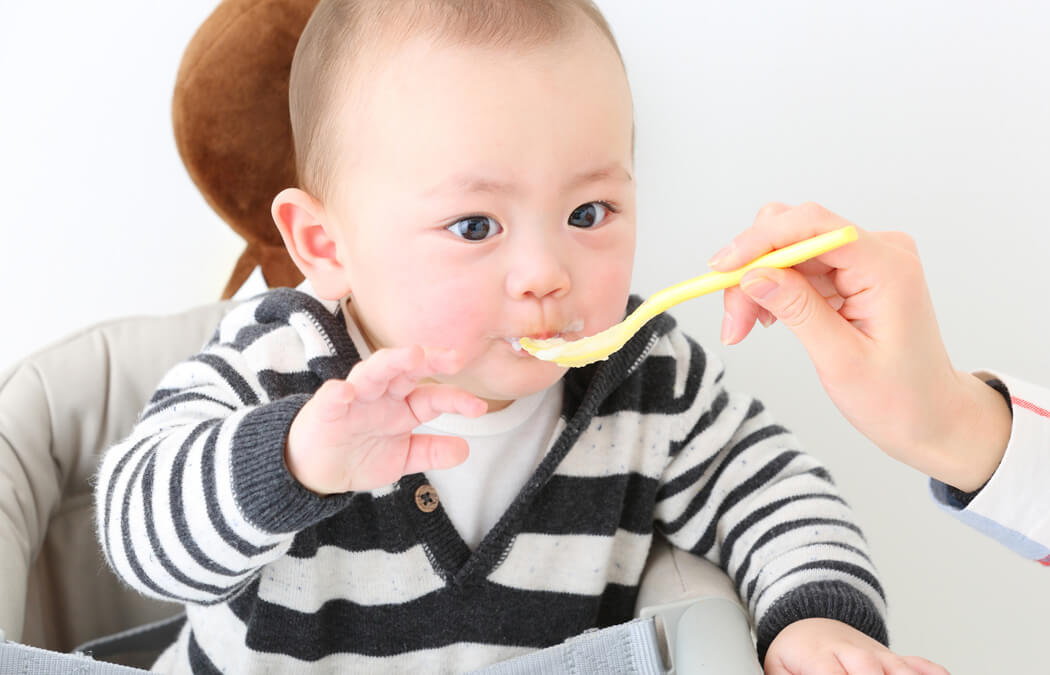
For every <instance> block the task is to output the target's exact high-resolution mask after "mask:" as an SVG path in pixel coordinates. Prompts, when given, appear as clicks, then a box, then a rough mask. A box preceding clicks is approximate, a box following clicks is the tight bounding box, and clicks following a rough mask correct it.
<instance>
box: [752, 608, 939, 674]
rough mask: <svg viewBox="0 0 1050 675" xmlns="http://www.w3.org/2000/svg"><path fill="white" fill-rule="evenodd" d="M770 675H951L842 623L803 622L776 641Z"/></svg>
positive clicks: (768, 660) (770, 655)
mask: <svg viewBox="0 0 1050 675" xmlns="http://www.w3.org/2000/svg"><path fill="white" fill-rule="evenodd" d="M765 672H766V675H948V671H947V670H945V669H944V668H943V667H941V666H939V665H937V664H936V663H932V662H931V661H927V660H926V659H923V658H920V657H918V656H897V655H896V654H894V653H893V652H891V651H890V650H889V649H887V648H886V647H884V646H882V645H881V644H879V643H878V642H876V641H875V640H872V639H871V638H870V637H868V636H867V635H865V634H864V633H861V632H860V631H859V630H857V629H856V628H853V627H852V626H850V625H849V624H845V623H842V622H841V621H833V620H831V619H802V620H801V621H796V622H795V623H793V624H791V625H789V626H788V627H787V628H785V629H784V630H782V631H780V634H778V635H777V636H776V638H774V639H773V642H772V644H770V645H769V650H768V651H767V652H766V662H765Z"/></svg>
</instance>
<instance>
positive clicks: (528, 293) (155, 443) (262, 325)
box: [96, 0, 913, 673]
mask: <svg viewBox="0 0 1050 675" xmlns="http://www.w3.org/2000/svg"><path fill="white" fill-rule="evenodd" d="M290 87H291V113H292V122H293V130H294V138H295V145H296V160H297V163H298V167H299V174H300V185H301V187H299V188H289V189H287V190H285V191H283V192H282V193H281V194H279V195H278V196H277V197H276V199H275V200H274V203H273V216H274V220H275V222H276V224H277V227H278V228H279V229H280V232H281V234H282V236H283V237H284V241H285V244H286V245H287V248H288V251H289V253H290V254H291V256H292V258H293V259H294V260H295V262H296V264H297V265H298V266H299V268H300V269H301V270H302V272H303V273H304V274H305V276H306V278H307V283H304V285H303V286H302V287H300V288H299V289H296V290H291V289H276V290H273V291H270V292H268V293H265V294H263V295H261V296H259V297H256V298H254V299H252V300H250V301H247V302H244V303H242V304H240V305H238V306H237V307H236V308H234V309H233V310H232V311H231V312H230V313H229V315H228V316H227V317H226V318H225V319H224V320H223V321H222V323H221V325H220V326H219V328H218V330H217V332H216V334H215V336H214V338H213V339H212V340H211V341H210V342H209V343H208V344H207V345H206V346H205V347H204V349H203V351H202V352H201V353H200V354H198V355H197V356H194V357H193V358H191V359H189V360H188V361H186V362H185V363H183V364H180V365H178V366H177V367H175V368H174V369H173V370H172V371H171V372H169V373H168V375H167V376H166V377H165V379H164V380H163V381H162V382H161V384H160V385H159V388H158V390H157V392H156V393H155V394H154V396H153V398H152V400H151V401H150V403H149V405H148V407H147V408H146V409H145V410H144V411H143V413H142V416H141V418H140V420H139V422H138V424H137V426H136V427H135V429H134V430H133V432H132V434H131V435H130V437H129V438H128V439H126V440H125V441H124V442H122V443H120V444H119V445H117V446H115V447H113V448H111V449H110V450H109V451H108V452H107V453H106V455H105V456H104V458H103V461H102V465H101V468H100V473H99V476H98V483H97V492H96V499H97V508H98V527H99V536H100V538H101V542H102V545H103V547H104V550H105V553H106V556H107V559H108V560H109V563H110V564H111V565H112V567H113V569H114V570H115V571H116V572H117V573H118V574H119V575H120V576H121V577H122V578H123V579H124V580H126V582H127V583H129V584H131V585H132V586H134V587H135V588H137V589H139V590H141V591H142V592H144V593H147V594H149V595H152V596H156V597H160V598H165V599H169V600H174V601H178V602H181V603H185V604H186V606H187V617H188V621H187V623H186V625H185V627H184V628H183V630H182V632H181V635H180V637H179V639H178V641H177V642H176V643H175V644H173V645H172V646H171V647H170V648H169V649H168V650H167V651H166V652H165V654H164V655H163V656H162V657H161V661H160V662H159V663H158V664H157V669H158V670H165V671H174V672H187V671H190V670H192V671H193V672H202V673H211V672H220V671H221V672H244V673H249V672H251V673H255V672H270V671H295V672H300V671H303V670H311V671H317V672H336V671H344V672H372V671H384V672H390V671H396V672H407V671H415V670H417V669H418V670H420V671H424V670H425V671H426V672H448V671H463V670H469V669H473V668H477V667H481V666H484V665H486V664H490V663H494V662H497V661H500V660H504V659H507V658H511V657H515V656H518V655H521V654H524V653H527V652H529V651H532V650H535V649H538V648H541V647H545V646H549V645H552V644H556V643H559V642H561V641H562V640H564V639H565V638H567V637H569V636H572V635H576V634H578V633H580V632H582V631H584V630H586V629H588V628H591V627H595V626H607V625H612V624H616V623H620V622H623V621H626V620H629V619H630V618H631V616H632V612H633V608H634V602H635V597H636V594H637V589H638V582H639V577H640V575H641V572H642V568H643V565H644V563H645V561H646V557H647V555H648V552H649V548H650V543H651V540H652V537H653V536H654V535H657V534H658V535H659V536H663V537H666V538H667V539H669V540H670V542H671V543H672V544H673V545H675V546H677V547H679V548H681V549H685V550H687V551H690V552H692V553H694V554H696V555H699V556H704V557H706V558H708V559H710V560H712V561H714V562H716V563H717V564H719V565H721V566H722V567H723V568H724V569H725V570H726V572H727V573H728V574H729V575H730V577H731V578H732V579H733V580H734V581H735V583H736V587H737V589H738V591H739V593H740V596H741V597H742V599H743V600H744V602H745V604H746V605H747V607H748V608H749V610H750V612H751V614H752V618H753V621H754V625H755V628H756V634H757V638H758V651H759V654H760V657H761V658H764V659H765V663H766V667H767V669H768V672H776V673H781V672H797V671H798V669H799V668H801V667H802V666H803V665H805V666H806V667H807V668H814V670H812V671H809V670H807V672H837V673H838V672H853V673H860V672H865V673H866V672H869V671H870V672H874V670H873V664H883V665H885V667H886V668H887V672H891V666H892V667H900V668H901V670H899V671H898V670H892V672H913V671H911V670H910V669H904V668H905V666H903V663H904V662H903V661H902V660H901V659H899V658H898V657H896V656H895V655H893V654H892V653H891V652H889V651H888V650H887V649H886V648H885V647H883V646H882V644H880V643H884V642H885V641H886V628H885V620H884V610H885V602H884V597H883V591H882V588H881V586H880V584H879V582H878V580H877V579H876V576H875V573H874V571H873V568H872V564H871V561H870V559H869V556H868V553H867V550H866V544H865V542H864V539H863V538H862V536H861V533H860V531H859V529H858V528H857V526H856V525H855V524H854V523H853V520H852V516H851V514H850V511H849V509H848V507H847V506H846V504H845V503H844V502H843V500H842V499H841V498H840V497H839V496H838V494H837V493H836V491H835V488H834V487H833V485H832V483H831V480H830V478H829V476H828V474H827V472H826V471H825V470H824V469H823V468H822V467H821V466H820V464H819V463H818V462H816V461H815V460H814V459H812V458H811V457H809V456H807V455H805V454H802V453H801V452H800V451H799V449H798V442H797V441H796V439H795V438H794V437H793V436H792V435H790V434H789V433H788V432H787V431H786V430H785V429H784V428H782V427H780V426H778V425H776V424H775V423H774V422H773V421H772V419H771V418H770V416H769V415H768V414H767V413H766V412H765V411H764V410H763V407H762V405H761V404H760V403H759V402H757V401H755V400H753V399H751V398H749V397H747V396H744V395H740V394H734V393H729V392H728V391H726V389H725V388H724V387H723V384H722V375H723V371H722V367H721V365H720V364H719V363H718V361H717V360H716V359H715V358H714V357H713V356H711V355H710V354H707V353H706V352H705V351H704V350H703V349H701V348H700V347H699V346H698V345H697V344H696V343H694V342H693V341H691V340H690V339H689V338H687V337H686V336H685V335H683V334H682V333H681V332H680V331H679V330H678V329H677V328H676V327H675V324H674V322H673V320H672V319H670V318H669V317H667V316H661V317H658V318H657V319H655V320H653V321H651V322H650V323H649V324H648V325H647V326H646V327H645V328H644V329H643V330H642V331H641V332H640V333H639V334H638V335H636V336H635V338H634V339H632V340H631V341H630V342H629V343H628V344H627V345H626V346H625V347H624V348H623V349H622V350H620V351H619V352H617V353H616V354H614V355H613V356H612V357H611V358H610V359H609V360H607V361H603V362H600V363H598V364H594V365H592V366H588V367H586V368H581V369H576V370H571V371H566V370H565V369H563V368H561V367H559V366H557V365H554V364H551V363H547V362H543V361H540V360H537V359H535V358H533V357H531V356H529V355H528V354H527V353H525V352H521V351H517V350H515V349H514V347H513V345H512V342H513V340H514V338H518V337H521V336H532V337H541V338H546V337H553V336H560V337H564V338H566V339H576V338H579V337H583V336H586V335H591V334H594V333H596V332H598V331H601V330H603V329H605V328H607V327H609V326H610V325H612V324H613V323H616V322H617V321H619V320H620V319H622V318H623V316H624V312H625V308H627V309H633V307H634V306H635V305H636V304H637V302H638V300H637V299H636V298H629V285H630V280H631V269H632V262H633V254H634V248H635V185H634V179H633V171H634V167H633V114H632V103H631V93H630V90H629V88H628V83H627V79H626V76H625V72H624V66H623V63H622V60H621V57H620V54H619V51H618V49H617V47H616V44H615V41H614V40H613V37H612V34H611V32H610V30H609V27H608V26H607V24H606V22H605V20H604V19H603V18H602V16H601V14H600V13H599V11H598V10H597V9H596V8H595V7H594V6H593V5H592V4H591V3H590V2H589V0H475V1H470V0H400V1H398V2H392V1H391V0H323V1H322V2H321V4H320V6H319V7H318V9H317V10H316V12H315V13H314V15H313V17H312V18H311V20H310V22H309V24H308V25H307V27H306V29H305V32H304V34H303V36H302V39H301V41H300V43H299V46H298V49H297V51H296V55H295V61H294V64H293V68H292V76H291V84H290ZM260 142H265V139H260ZM468 448H469V454H468ZM840 663H841V665H839V664H840ZM824 668H826V670H824ZM843 669H845V671H844V670H843ZM878 672H882V670H881V668H880V669H879V670H878Z"/></svg>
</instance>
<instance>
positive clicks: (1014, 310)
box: [0, 0, 1050, 675]
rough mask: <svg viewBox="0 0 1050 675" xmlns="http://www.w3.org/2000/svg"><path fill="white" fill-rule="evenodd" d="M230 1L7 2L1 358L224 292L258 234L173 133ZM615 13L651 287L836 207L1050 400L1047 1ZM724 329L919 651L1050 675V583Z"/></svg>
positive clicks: (972, 353) (969, 350)
mask: <svg viewBox="0 0 1050 675" xmlns="http://www.w3.org/2000/svg"><path fill="white" fill-rule="evenodd" d="M215 4H216V3H215V0H192V1H186V0H184V1H183V2H180V3H164V2H158V1H148V2H146V1H142V0H137V1H134V2H133V1H132V0H119V1H118V0H108V1H107V2H102V3H80V2H72V1H67V2H59V3H17V4H16V3H5V7H4V14H5V19H6V25H7V30H6V31H5V37H4V40H2V41H0V196H2V200H0V204H2V206H3V214H2V216H3V217H2V220H0V228H2V229H0V289H2V290H0V294H2V296H0V297H2V298H3V306H4V307H3V314H2V317H3V318H2V320H0V368H3V367H4V366H6V365H7V364H10V363H12V362H14V361H15V360H16V359H17V358H19V357H21V356H23V355H25V354H27V353H29V352H31V351H32V350H34V349H36V348H38V347H40V346H42V345H44V344H46V343H48V342H50V341H53V340H55V339H57V338H59V337H61V336H63V335H65V334H67V333H69V332H71V331H74V330H76V329H78V328H81V327H83V326H85V325H87V324H89V323H93V322H96V321H99V320H102V319H106V318H111V317H118V316H123V315H128V314H141V313H168V312H173V311H176V310H179V309H183V308H187V307H190V306H193V305H196V304H200V303H204V302H208V301H211V300H213V299H215V298H217V297H218V294H219V292H220V291H221V289H222V287H223V285H224V284H225V282H226V279H227V277H228V274H229V271H230V269H231V267H232V265H233V262H234V260H235V259H236V256H237V255H238V254H239V253H240V248H241V244H240V241H239V239H238V238H237V237H236V236H235V235H234V234H233V233H232V231H230V230H229V229H228V228H227V227H226V226H225V225H224V224H223V223H222V221H221V220H219V219H218V217H217V216H215V214H214V213H212V212H211V211H210V210H209V208H208V207H207V205H206V204H205V203H204V201H203V199H202V198H201V197H200V195H199V193H198V191H197V189H196V188H195V187H194V186H193V184H192V183H191V182H190V181H189V179H188V177H187V175H186V173H185V170H184V169H183V167H182V165H181V162H180V160H179V158H178V155H177V153H176V150H175V146H174V141H173V140H172V135H171V123H170V100H171V91H172V86H173V82H174V78H175V73H176V70H177V67H178V63H179V59H180V58H181V55H182V50H183V49H184V47H185V45H186V43H187V42H188V40H189V38H190V36H191V35H192V34H193V32H194V31H195V30H196V27H197V26H198V25H199V24H200V22H201V21H202V20H203V19H204V18H205V16H207V14H208V13H209V12H210V11H211V9H212V8H213V7H214V5H215ZM599 4H600V6H601V7H602V8H603V9H604V10H605V11H606V13H607V16H608V18H609V20H610V22H611V23H612V25H613V28H614V30H615V32H616V34H617V36H618V38H619V40H620V42H621V48H622V50H623V52H624V56H625V59H626V61H627V65H628V72H629V75H630V78H631V81H632V86H633V89H634V93H635V102H636V110H637V124H638V146H637V147H638V155H637V161H638V164H637V167H636V174H637V177H638V181H639V203H640V207H639V208H640V210H639V248H638V259H637V266H636V276H635V288H636V290H637V292H639V293H641V294H643V295H644V294H649V293H651V292H653V291H655V290H657V289H659V288H661V287H663V286H665V285H668V284H670V283H673V282H677V281H680V280H683V279H685V278H688V277H691V276H695V275H697V274H700V273H702V272H704V271H705V265H704V261H705V260H707V258H708V256H709V255H710V254H711V253H713V252H714V251H715V250H717V249H718V248H720V247H721V246H722V245H723V244H725V243H727V242H728V241H729V240H730V239H731V238H732V236H733V235H734V234H736V233H737V232H738V231H739V230H741V229H743V228H744V227H746V226H747V225H749V224H750V222H751V219H752V218H753V216H754V213H755V212H756V211H757V209H758V208H759V207H760V206H761V205H762V204H763V203H764V202H767V201H771V200H778V201H784V202H789V203H797V202H800V201H806V200H815V201H819V202H821V203H823V204H825V205H826V206H828V207H829V208H831V209H833V210H835V211H837V212H839V213H841V214H843V215H846V216H847V217H849V218H851V219H853V220H854V221H855V222H857V223H858V224H860V225H861V226H862V227H866V228H869V229H901V230H905V231H907V232H909V233H911V234H912V235H913V236H914V237H915V239H916V240H917V242H918V244H919V247H920V251H921V253H922V257H923V260H924V262H925V265H926V269H927V275H928V278H929V282H930V285H931V288H932V291H933V297H934V302H935V304H936V307H937V310H938V316H939V318H940V322H941V326H942V330H943V334H944V337H945V340H946V342H947V344H948V346H949V350H950V352H951V356H952V358H953V360H954V361H955V363H956V365H957V366H958V367H960V368H966V369H977V368H980V367H995V368H999V369H1002V370H1003V371H1006V372H1011V373H1014V374H1016V375H1019V376H1023V377H1027V378H1028V379H1030V380H1032V381H1035V382H1042V383H1044V384H1047V383H1050V359H1048V358H1047V356H1046V353H1045V351H1044V350H1045V349H1046V346H1047V336H1048V335H1050V322H1048V318H1047V307H1048V303H1047V295H1046V294H1047V288H1050V283H1048V282H1050V272H1048V269H1047V253H1048V252H1050V216H1048V211H1050V209H1048V206H1047V204H1048V202H1050V5H1048V4H1047V3H1041V2H1035V1H1032V2H1019V1H1005V2H997V3H985V2H976V1H959V0H957V1H955V2H949V1H947V0H940V1H927V2H921V3H915V2H902V1H900V0H888V1H887V0H883V1H882V2H864V3H861V2H844V1H842V0H827V1H824V2H820V1H817V0H807V1H797V2H790V3H786V2H776V1H775V0H763V1H761V2H759V1H750V2H740V1H736V2H731V1H725V0H724V1H718V2H684V1H682V2H670V1H664V2H645V3H643V2H639V1H638V0H600V2H599ZM720 311H721V303H720V300H719V299H718V298H706V299H702V300H697V301H693V302H692V303H688V304H686V305H684V306H681V307H679V308H678V309H677V310H676V311H675V312H674V313H675V315H676V316H677V317H678V318H679V320H680V322H681V323H682V324H683V325H684V326H685V327H686V329H687V330H688V331H689V332H691V333H692V334H693V335H695V336H696V337H697V338H698V339H700V340H701V341H702V342H703V343H705V344H706V345H707V346H708V347H709V348H712V349H714V350H715V351H717V352H719V354H720V355H721V356H722V357H723V358H724V359H725V360H726V361H727V363H728V367H729V383H730V385H731V386H733V387H735V388H738V389H741V390H744V391H748V392H749V393H752V394H755V395H757V396H759V397H760V398H762V399H763V400H764V401H765V402H766V404H767V406H768V407H769V408H770V409H771V410H772V411H773V413H774V414H775V415H776V416H777V417H778V419H779V420H780V421H782V422H784V423H785V424H787V425H788V426H790V427H791V428H793V429H794V430H795V431H796V432H797V434H798V435H799V436H800V437H801V438H802V439H803V442H804V443H805V444H806V446H807V447H808V448H809V449H810V450H811V451H812V452H813V453H814V454H816V455H817V456H819V457H821V458H822V459H823V460H824V461H825V462H826V463H827V464H828V465H829V466H830V468H831V469H832V472H833V474H834V475H835V476H836V478H837V482H838V484H839V485H840V487H841V488H842V490H843V491H844V493H845V494H846V496H847V498H848V500H849V501H850V503H851V504H852V505H853V506H854V507H855V509H856V511H857V515H858V518H859V520H860V521H861V524H862V525H863V526H864V528H865V530H866V532H867V533H868V537H869V540H870V542H871V545H872V547H873V549H874V555H875V561H876V564H877V565H878V567H879V569H880V571H881V573H882V576H883V580H884V583H885V587H886V589H887V593H888V596H889V603H890V612H891V614H890V629H891V636H892V638H893V641H894V646H895V647H896V648H897V649H898V650H899V651H901V652H904V653H920V654H923V655H925V656H927V657H929V658H931V659H933V660H936V661H939V662H941V663H943V664H945V665H946V666H948V667H949V669H950V670H951V672H952V673H955V674H956V675H960V674H961V675H968V674H977V673H982V674H983V673H1037V672H1050V657H1048V656H1047V655H1046V650H1045V641H1046V635H1047V630H1048V628H1050V619H1047V607H1048V604H1050V603H1048V601H1050V569H1045V568H1042V567H1040V566H1039V565H1036V564H1034V563H1031V562H1027V561H1024V560H1022V559H1020V558H1018V557H1016V556H1014V555H1013V554H1012V553H1009V552H1008V551H1006V550H1004V549H1000V548H999V547H998V546H997V544H995V543H994V542H992V541H990V540H985V539H983V538H982V537H981V536H980V535H978V534H976V533H974V532H971V531H970V530H968V529H966V528H965V527H964V526H962V525H959V524H958V523H956V522H955V521H954V520H952V519H951V518H949V517H948V516H946V515H944V514H942V513H941V512H939V511H938V509H937V508H936V507H935V506H934V505H933V503H932V502H931V501H930V500H929V499H928V498H927V496H926V490H925V484H924V481H923V479H922V477H921V476H919V475H918V474H916V473H915V472H913V471H911V470H908V469H906V468H903V467H901V466H899V465H897V464H895V463H894V462H892V461H891V460H889V459H887V458H885V457H883V456H882V455H881V454H880V453H879V452H878V451H877V450H876V449H875V448H874V447H872V446H871V445H870V443H868V442H867V441H866V440H865V439H864V438H863V437H861V436H860V435H859V434H858V433H857V432H855V431H854V430H853V429H852V428H851V427H849V426H848V425H847V424H846V423H845V422H844V421H843V420H842V419H841V418H840V417H839V415H838V413H837V412H836V411H835V409H834V408H833V406H832V405H831V404H830V403H829V402H828V401H827V399H826V398H825V396H824V394H823V391H822V389H821V388H820V386H819V383H818V382H817V380H816V378H815V376H814V375H813V371H812V367H811V366H810V364H809V362H808V361H807V360H806V358H805V355H804V353H803V351H802V349H801V347H800V346H799V345H798V344H797V343H796V342H795V341H794V340H793V338H792V337H791V336H790V334H789V333H788V331H787V330H785V329H784V328H783V327H780V326H776V327H774V328H772V329H769V330H759V331H758V332H757V334H756V335H754V336H753V337H751V338H749V339H748V340H747V341H746V342H745V343H744V344H743V345H740V346H736V347H732V348H723V347H721V345H720V343H719V326H720ZM71 385H74V386H75V383H71Z"/></svg>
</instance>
